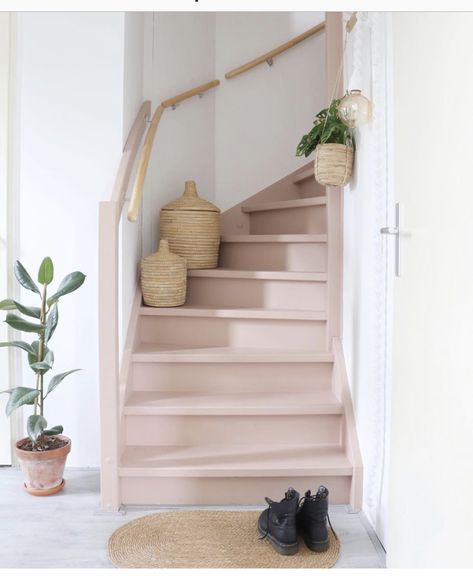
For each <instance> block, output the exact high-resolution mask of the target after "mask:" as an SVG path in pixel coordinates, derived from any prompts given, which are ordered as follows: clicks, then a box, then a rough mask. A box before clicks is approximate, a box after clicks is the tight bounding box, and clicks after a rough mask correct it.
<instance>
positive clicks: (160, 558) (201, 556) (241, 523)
mask: <svg viewBox="0 0 473 582" xmlns="http://www.w3.org/2000/svg"><path fill="white" fill-rule="evenodd" d="M259 513H260V512H255V511H214V510H208V511H200V510H199V511H197V510H195V511H172V512H165V513H155V514H152V515H147V516H146V517H141V518H139V519H135V520H133V521H130V522H129V523H127V524H126V525H124V526H122V527H121V528H119V529H117V530H116V531H115V532H114V533H113V534H112V536H111V537H110V539H109V541H108V555H109V558H110V560H111V562H112V563H113V564H114V565H115V566H117V567H119V568H331V567H332V566H333V565H334V564H335V562H336V561H337V559H338V556H339V553H340V543H339V541H338V540H337V539H336V538H335V537H334V535H333V534H332V532H329V533H330V548H329V549H328V550H327V551H326V552H320V553H316V552H312V551H311V550H309V549H308V548H307V547H306V545H305V544H304V542H303V540H302V539H301V540H300V544H299V551H298V553H297V554H296V555H294V556H281V555H279V554H278V553H277V552H276V551H275V550H274V549H273V548H272V546H271V544H270V543H269V541H268V540H260V539H259V537H260V535H259V533H258V530H257V526H256V524H257V520H258V516H259Z"/></svg>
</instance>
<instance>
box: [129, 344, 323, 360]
mask: <svg viewBox="0 0 473 582" xmlns="http://www.w3.org/2000/svg"><path fill="white" fill-rule="evenodd" d="M132 360H133V361H134V362H275V363H278V362H333V354H331V353H329V352H316V351H314V350H294V349H292V350H291V349H282V350H277V349H271V348H235V347H228V346H205V347H201V346H193V345H171V344H158V343H141V344H140V345H139V346H138V347H137V348H136V349H135V350H134V352H133V354H132Z"/></svg>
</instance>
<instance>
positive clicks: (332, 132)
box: [296, 99, 355, 186]
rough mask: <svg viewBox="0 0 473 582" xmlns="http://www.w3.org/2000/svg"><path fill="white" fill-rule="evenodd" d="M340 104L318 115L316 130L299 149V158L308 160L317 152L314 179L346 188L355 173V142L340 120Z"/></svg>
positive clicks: (323, 110)
mask: <svg viewBox="0 0 473 582" xmlns="http://www.w3.org/2000/svg"><path fill="white" fill-rule="evenodd" d="M340 101H341V99H334V100H333V101H332V102H331V103H330V105H329V107H327V108H326V109H322V111H320V112H319V113H318V114H317V115H316V117H315V121H314V127H313V128H312V129H311V130H310V131H309V133H307V134H305V135H304V136H302V139H301V141H300V142H299V145H298V146H297V151H296V155H298V156H305V157H307V156H309V155H310V154H311V153H312V152H313V151H314V150H315V161H314V174H315V179H316V180H317V182H319V184H322V185H323V186H344V185H345V184H347V183H348V181H349V180H350V177H351V173H352V168H353V154H354V148H355V140H354V138H353V132H352V130H351V129H350V128H349V127H347V126H346V125H345V124H344V123H343V121H342V120H341V119H340V118H339V116H338V107H339V105H340Z"/></svg>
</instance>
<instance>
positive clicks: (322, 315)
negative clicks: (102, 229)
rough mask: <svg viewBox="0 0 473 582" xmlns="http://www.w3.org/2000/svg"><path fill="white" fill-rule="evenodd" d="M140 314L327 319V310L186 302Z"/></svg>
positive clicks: (146, 309) (150, 309)
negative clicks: (177, 305) (178, 305)
mask: <svg viewBox="0 0 473 582" xmlns="http://www.w3.org/2000/svg"><path fill="white" fill-rule="evenodd" d="M140 315H145V316H174V317H175V316H178V317H186V316H187V317H223V318H233V319H239V318H241V319H289V320H291V319H292V320H294V319H298V320H303V321H306V320H307V321H326V320H327V313H326V311H314V310H303V309H265V308H264V307H238V306H236V307H232V306H228V307H227V306H226V307H222V306H212V305H192V304H186V305H181V306H180V307H146V306H142V307H141V308H140Z"/></svg>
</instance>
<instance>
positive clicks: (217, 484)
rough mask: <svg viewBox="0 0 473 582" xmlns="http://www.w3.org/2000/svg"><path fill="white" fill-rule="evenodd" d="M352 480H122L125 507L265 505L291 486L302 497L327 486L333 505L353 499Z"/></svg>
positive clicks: (243, 478)
mask: <svg viewBox="0 0 473 582" xmlns="http://www.w3.org/2000/svg"><path fill="white" fill-rule="evenodd" d="M351 479H352V478H351V477H349V476H337V477H334V476H330V475H326V476H324V475H321V476H315V477H314V476H302V477H289V476H286V477H211V478H206V477H186V478H183V477H121V494H122V502H123V503H124V504H125V505H264V506H265V507H266V504H265V501H264V498H265V497H270V498H272V499H277V500H279V499H281V498H282V497H283V496H284V492H285V491H286V490H287V488H288V487H289V486H291V487H294V488H295V489H296V490H297V491H299V493H300V494H301V495H304V493H305V492H306V491H307V490H308V489H311V490H317V487H318V486H319V485H325V486H326V487H327V488H328V490H329V491H330V503H331V504H346V503H349V499H350V485H351Z"/></svg>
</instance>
